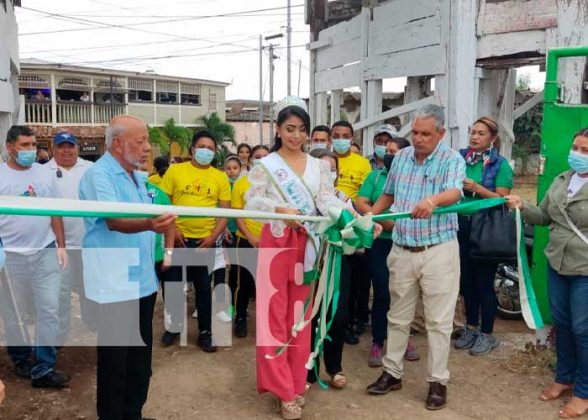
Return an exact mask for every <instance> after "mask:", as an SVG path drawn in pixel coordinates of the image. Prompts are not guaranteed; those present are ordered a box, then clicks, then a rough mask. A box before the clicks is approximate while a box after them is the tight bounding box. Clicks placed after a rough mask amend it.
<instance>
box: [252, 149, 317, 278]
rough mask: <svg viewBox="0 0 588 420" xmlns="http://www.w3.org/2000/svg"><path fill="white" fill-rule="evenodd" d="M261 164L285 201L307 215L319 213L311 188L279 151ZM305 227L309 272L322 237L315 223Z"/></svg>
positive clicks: (305, 261) (309, 160)
mask: <svg viewBox="0 0 588 420" xmlns="http://www.w3.org/2000/svg"><path fill="white" fill-rule="evenodd" d="M313 163H314V162H313V160H312V159H310V158H308V161H307V163H306V164H307V165H312V164H313ZM259 165H261V166H262V167H263V168H264V169H265V171H266V172H267V174H268V175H269V177H270V179H271V181H272V183H273V184H274V186H275V187H276V189H277V190H278V191H279V193H280V195H281V196H282V199H283V200H284V201H285V202H287V203H288V204H289V205H290V206H292V208H295V209H298V210H299V211H300V213H301V214H303V215H305V216H315V215H317V211H316V205H315V202H314V197H313V196H312V193H311V192H310V189H309V188H308V186H307V185H306V184H305V183H304V181H303V180H302V178H300V177H299V176H298V175H297V174H296V173H295V172H294V171H293V170H292V168H291V167H290V165H288V163H287V162H286V161H284V159H282V157H281V156H280V155H279V154H278V153H270V154H269V155H267V156H266V157H265V158H264V159H263V160H262V161H261V162H260V163H259ZM304 227H305V229H306V231H307V232H308V239H307V241H306V249H305V253H304V272H305V273H308V272H311V271H312V270H313V268H314V264H315V262H316V258H317V252H318V249H319V244H320V239H319V236H318V235H317V234H316V231H315V224H314V223H305V224H304Z"/></svg>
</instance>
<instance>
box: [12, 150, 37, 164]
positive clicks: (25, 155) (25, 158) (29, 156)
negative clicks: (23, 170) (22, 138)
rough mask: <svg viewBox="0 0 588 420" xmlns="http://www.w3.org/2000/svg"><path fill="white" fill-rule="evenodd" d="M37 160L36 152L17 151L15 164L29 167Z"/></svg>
mask: <svg viewBox="0 0 588 420" xmlns="http://www.w3.org/2000/svg"><path fill="white" fill-rule="evenodd" d="M35 159H37V151H36V150H19V151H18V154H17V155H16V163H18V164H19V165H20V166H31V165H32V164H33V163H35Z"/></svg>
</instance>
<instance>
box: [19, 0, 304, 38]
mask: <svg viewBox="0 0 588 420" xmlns="http://www.w3.org/2000/svg"><path fill="white" fill-rule="evenodd" d="M303 6H304V5H303V4H298V5H295V6H292V7H303ZM284 8H285V7H272V8H266V9H257V10H247V11H240V12H232V13H221V14H217V15H206V16H188V17H185V16H184V17H178V18H174V19H164V20H159V21H149V22H138V23H129V24H126V25H117V24H112V23H104V22H100V21H95V20H89V19H82V18H77V17H70V16H68V15H64V14H59V13H50V12H46V11H44V10H38V9H33V8H30V7H24V6H22V7H21V9H24V10H29V11H32V12H37V13H42V14H46V15H49V16H51V17H54V18H56V19H61V20H69V21H71V22H73V23H83V24H92V25H98V26H93V27H90V28H71V29H58V30H54V31H41V32H27V33H22V34H19V36H30V35H47V34H54V33H62V32H78V31H93V30H96V29H102V28H118V29H128V30H135V31H141V32H147V33H154V34H158V35H162V33H161V32H155V31H148V30H144V29H143V30H140V29H137V28H134V27H135V26H142V25H156V24H159V23H171V22H180V21H186V20H199V19H213V18H223V17H230V16H235V15H242V14H244V13H258V12H264V11H271V10H282V9H284ZM164 35H168V36H176V35H172V34H164Z"/></svg>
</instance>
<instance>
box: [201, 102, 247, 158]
mask: <svg viewBox="0 0 588 420" xmlns="http://www.w3.org/2000/svg"><path fill="white" fill-rule="evenodd" d="M196 122H197V123H198V124H201V125H202V127H201V128H203V129H205V130H207V131H209V132H210V133H211V134H212V135H213V137H214V141H215V142H216V144H217V148H216V156H215V163H216V165H215V166H217V167H218V166H220V165H221V164H222V162H224V161H225V159H226V158H227V156H228V155H229V154H231V151H230V149H229V147H230V146H231V145H232V146H236V145H237V143H236V141H235V128H234V127H233V126H232V125H231V124H229V123H226V122H224V121H223V120H222V119H221V118H220V117H219V116H218V114H217V113H216V112H213V113H212V114H210V115H203V116H202V117H200V118H198V119H197V120H196Z"/></svg>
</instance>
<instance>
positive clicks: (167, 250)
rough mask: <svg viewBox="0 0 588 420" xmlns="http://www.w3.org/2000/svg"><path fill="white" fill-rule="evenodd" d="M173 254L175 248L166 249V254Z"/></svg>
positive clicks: (169, 255)
mask: <svg viewBox="0 0 588 420" xmlns="http://www.w3.org/2000/svg"><path fill="white" fill-rule="evenodd" d="M173 254H174V250H173V249H166V250H165V255H167V256H168V257H171V256H172V255H173Z"/></svg>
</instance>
